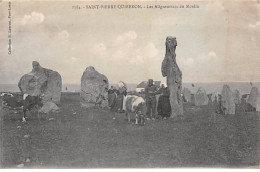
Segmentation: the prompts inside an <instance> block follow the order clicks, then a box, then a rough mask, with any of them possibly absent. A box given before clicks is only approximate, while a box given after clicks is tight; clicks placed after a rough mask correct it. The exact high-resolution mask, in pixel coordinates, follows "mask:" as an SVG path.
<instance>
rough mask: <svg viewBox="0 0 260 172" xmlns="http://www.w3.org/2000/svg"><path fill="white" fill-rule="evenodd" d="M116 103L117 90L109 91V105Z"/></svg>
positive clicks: (112, 105)
mask: <svg viewBox="0 0 260 172" xmlns="http://www.w3.org/2000/svg"><path fill="white" fill-rule="evenodd" d="M115 103H116V93H115V92H108V106H109V107H111V108H112V107H114V106H115Z"/></svg>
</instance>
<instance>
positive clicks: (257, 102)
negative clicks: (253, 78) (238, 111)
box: [247, 87, 260, 112]
mask: <svg viewBox="0 0 260 172" xmlns="http://www.w3.org/2000/svg"><path fill="white" fill-rule="evenodd" d="M247 103H248V104H250V105H251V106H253V107H254V108H255V109H256V111H258V112H259V111H260V95H259V90H258V88H257V87H253V88H252V89H251V92H250V95H249V97H248V100H247Z"/></svg>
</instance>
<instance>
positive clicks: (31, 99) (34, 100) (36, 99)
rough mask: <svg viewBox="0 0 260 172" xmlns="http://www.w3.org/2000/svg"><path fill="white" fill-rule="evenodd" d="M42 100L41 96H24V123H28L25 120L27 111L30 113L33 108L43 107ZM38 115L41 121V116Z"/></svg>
mask: <svg viewBox="0 0 260 172" xmlns="http://www.w3.org/2000/svg"><path fill="white" fill-rule="evenodd" d="M41 101H42V98H41V97H40V96H31V95H28V94H24V95H23V118H22V121H23V122H26V120H25V115H26V112H27V111H30V110H31V109H32V108H34V107H35V106H42V105H43V104H42V102H41ZM37 115H38V119H39V114H38V113H37Z"/></svg>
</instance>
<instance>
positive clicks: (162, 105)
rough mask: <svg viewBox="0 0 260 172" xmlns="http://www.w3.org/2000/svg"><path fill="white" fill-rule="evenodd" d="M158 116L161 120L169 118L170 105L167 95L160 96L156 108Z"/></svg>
mask: <svg viewBox="0 0 260 172" xmlns="http://www.w3.org/2000/svg"><path fill="white" fill-rule="evenodd" d="M157 112H158V115H160V116H161V117H162V118H164V117H170V115H171V104H170V99H169V95H162V96H160V98H159V100H158V107H157Z"/></svg>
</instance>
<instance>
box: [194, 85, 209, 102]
mask: <svg viewBox="0 0 260 172" xmlns="http://www.w3.org/2000/svg"><path fill="white" fill-rule="evenodd" d="M208 102H209V98H208V95H207V94H206V91H205V90H204V89H203V88H201V87H200V88H199V89H198V91H197V92H196V94H194V104H195V106H203V105H208Z"/></svg>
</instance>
